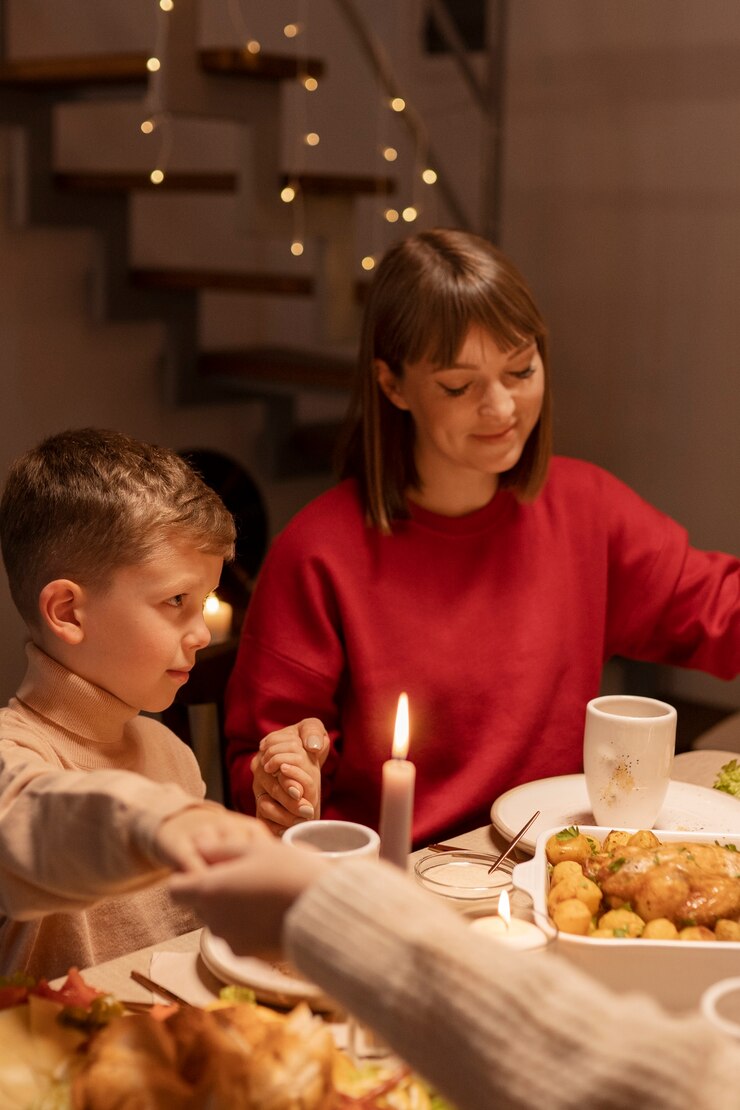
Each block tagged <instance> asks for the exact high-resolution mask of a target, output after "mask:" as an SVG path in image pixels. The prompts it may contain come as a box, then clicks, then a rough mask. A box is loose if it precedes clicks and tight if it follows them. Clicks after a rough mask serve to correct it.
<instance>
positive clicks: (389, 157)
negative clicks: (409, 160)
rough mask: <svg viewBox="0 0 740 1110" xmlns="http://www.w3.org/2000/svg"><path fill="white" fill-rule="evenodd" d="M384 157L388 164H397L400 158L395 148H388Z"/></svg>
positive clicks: (384, 152)
mask: <svg viewBox="0 0 740 1110" xmlns="http://www.w3.org/2000/svg"><path fill="white" fill-rule="evenodd" d="M383 157H384V158H385V160H386V162H395V160H396V158H398V151H397V150H396V148H395V147H394V146H387V147H386V148H385V149H384V151H383Z"/></svg>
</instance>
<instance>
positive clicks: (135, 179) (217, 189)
mask: <svg viewBox="0 0 740 1110" xmlns="http://www.w3.org/2000/svg"><path fill="white" fill-rule="evenodd" d="M237 182H238V178H237V175H236V174H235V173H202V172H181V171H176V170H171V171H168V172H167V173H166V174H165V177H164V181H163V182H162V183H161V184H160V185H155V184H154V183H153V182H152V181H151V179H150V177H149V174H148V173H146V172H145V171H143V170H142V171H135V172H131V173H119V172H107V171H104V172H100V173H93V172H91V171H88V170H85V171H83V172H79V173H76V172H70V171H65V172H64V173H55V174H54V184H55V185H56V186H57V187H58V188H60V189H66V190H69V191H70V192H71V191H80V192H106V193H127V192H131V191H133V190H143V189H146V190H148V191H150V192H163V191H164V192H166V191H167V190H176V191H182V192H186V191H187V192H194V193H233V192H234V191H235V190H236V186H237Z"/></svg>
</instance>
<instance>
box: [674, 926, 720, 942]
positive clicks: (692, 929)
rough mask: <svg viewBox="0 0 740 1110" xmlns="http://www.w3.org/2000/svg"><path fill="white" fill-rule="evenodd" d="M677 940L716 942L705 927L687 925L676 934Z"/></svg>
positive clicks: (709, 930) (712, 934)
mask: <svg viewBox="0 0 740 1110" xmlns="http://www.w3.org/2000/svg"><path fill="white" fill-rule="evenodd" d="M678 939H679V940H716V939H717V938H716V937H715V935H714V933H713V932H712V930H711V929H707V927H706V925H687V926H686V927H685V928H684V929H681V930H680V932H679V934H678Z"/></svg>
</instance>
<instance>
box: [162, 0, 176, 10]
mask: <svg viewBox="0 0 740 1110" xmlns="http://www.w3.org/2000/svg"><path fill="white" fill-rule="evenodd" d="M159 6H160V8H161V9H162V11H163V12H171V11H172V9H173V8H174V6H175V5H174V3H173V0H159Z"/></svg>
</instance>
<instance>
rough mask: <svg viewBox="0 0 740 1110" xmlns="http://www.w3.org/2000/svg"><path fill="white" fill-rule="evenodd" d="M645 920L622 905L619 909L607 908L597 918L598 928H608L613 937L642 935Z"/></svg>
mask: <svg viewBox="0 0 740 1110" xmlns="http://www.w3.org/2000/svg"><path fill="white" fill-rule="evenodd" d="M644 928H645V922H644V921H643V920H642V918H641V917H639V916H638V915H637V914H636V913H635V912H634V910H628V909H627V908H626V907H622V909H619V910H607V912H606V913H605V914H603V916H602V917H600V918H599V929H609V930H610V931H611V932H612V933H613V934H614V936H615V937H640V936H642V932H643V929H644Z"/></svg>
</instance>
